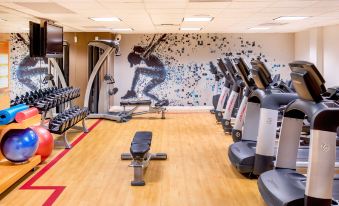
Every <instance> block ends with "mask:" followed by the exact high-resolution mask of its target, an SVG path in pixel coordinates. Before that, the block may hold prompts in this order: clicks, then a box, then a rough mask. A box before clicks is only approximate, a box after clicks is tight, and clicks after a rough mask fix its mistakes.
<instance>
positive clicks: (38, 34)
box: [29, 21, 45, 57]
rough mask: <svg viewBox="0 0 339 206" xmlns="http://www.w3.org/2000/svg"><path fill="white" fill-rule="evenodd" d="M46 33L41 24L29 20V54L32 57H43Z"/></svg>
mask: <svg viewBox="0 0 339 206" xmlns="http://www.w3.org/2000/svg"><path fill="white" fill-rule="evenodd" d="M43 37H44V35H43V30H42V29H41V27H40V24H37V23H34V22H31V21H30V22H29V42H30V43H29V55H30V56H31V57H43V56H45V54H44V52H43V47H44V38H43Z"/></svg>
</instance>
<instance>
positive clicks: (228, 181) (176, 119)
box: [0, 113, 264, 206]
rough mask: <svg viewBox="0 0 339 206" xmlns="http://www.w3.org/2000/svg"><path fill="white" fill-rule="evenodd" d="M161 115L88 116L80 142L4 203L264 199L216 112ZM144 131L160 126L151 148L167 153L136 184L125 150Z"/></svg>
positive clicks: (161, 205) (194, 205) (214, 203)
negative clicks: (236, 163)
mask: <svg viewBox="0 0 339 206" xmlns="http://www.w3.org/2000/svg"><path fill="white" fill-rule="evenodd" d="M158 116H159V115H150V117H154V118H142V117H139V118H135V119H132V120H131V121H130V122H128V123H123V124H119V123H115V122H110V121H101V122H97V121H96V120H88V126H91V125H93V124H95V123H97V125H96V127H94V128H93V129H92V131H91V132H90V133H88V135H86V136H85V135H81V136H80V138H79V133H74V134H71V135H70V136H71V138H72V139H74V140H78V141H79V140H80V141H79V142H77V144H76V143H74V144H76V145H75V146H74V147H73V148H72V149H71V150H69V151H68V152H67V151H66V152H65V150H63V149H59V150H55V151H54V152H53V155H52V157H51V158H49V160H48V162H50V161H51V160H52V163H47V164H45V165H42V166H41V168H39V169H38V170H37V171H35V172H32V174H30V175H28V176H27V177H26V179H25V180H23V181H22V182H21V183H20V184H18V185H17V186H16V187H14V188H12V190H11V191H10V192H7V194H4V195H2V197H1V198H2V199H0V205H20V206H21V205H30V206H31V205H34V206H35V205H43V204H44V203H45V205H51V204H52V203H53V202H54V204H53V205H63V206H64V205H72V206H74V205H96V206H98V205H114V206H120V205H121V206H128V205H130V206H134V205H138V206H144V205H145V206H174V205H180V206H181V205H182V206H199V205H201V206H208V205H211V206H219V205H220V206H221V205H222V206H225V205H227V206H230V205H237V206H240V205H264V202H263V201H262V199H261V197H260V194H259V191H258V189H257V182H256V180H249V179H246V178H245V177H243V176H242V175H240V174H239V173H238V172H237V171H236V170H235V169H234V168H233V167H232V165H231V163H230V161H229V160H228V157H227V148H228V145H229V144H231V143H232V140H231V137H230V136H226V135H224V133H223V131H222V128H221V127H220V125H217V124H216V123H215V119H214V116H213V115H211V114H209V113H191V114H167V115H166V117H167V118H166V119H165V120H161V119H159V118H158ZM144 117H146V116H144ZM138 130H150V131H153V142H152V147H151V151H153V152H166V153H167V154H168V159H167V160H166V161H153V162H151V164H150V166H149V168H148V170H147V173H146V176H145V181H146V186H144V187H131V186H130V181H131V179H132V174H133V169H132V168H129V167H128V164H129V163H130V162H129V161H121V160H120V154H121V153H122V152H127V151H128V150H129V145H130V141H131V139H132V137H133V135H134V133H135V132H136V131H138ZM44 166H45V169H43V167H44ZM46 167H47V169H46ZM27 185H29V186H30V188H28V189H27ZM23 186H24V188H26V189H24V190H23V189H20V188H21V187H23Z"/></svg>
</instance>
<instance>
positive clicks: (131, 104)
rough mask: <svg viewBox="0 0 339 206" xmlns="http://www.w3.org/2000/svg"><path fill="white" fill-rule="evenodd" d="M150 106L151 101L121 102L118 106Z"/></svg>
mask: <svg viewBox="0 0 339 206" xmlns="http://www.w3.org/2000/svg"><path fill="white" fill-rule="evenodd" d="M151 104H152V101H151V100H134V101H122V102H120V106H141V105H144V106H149V105H151Z"/></svg>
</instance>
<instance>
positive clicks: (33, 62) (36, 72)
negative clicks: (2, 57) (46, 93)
mask: <svg viewBox="0 0 339 206" xmlns="http://www.w3.org/2000/svg"><path fill="white" fill-rule="evenodd" d="M10 62H11V77H10V88H11V89H10V91H11V92H10V96H11V99H13V98H15V96H17V95H23V94H25V93H26V92H29V91H32V90H37V89H41V88H46V87H47V84H43V83H42V81H43V78H44V77H45V76H46V74H47V69H48V61H47V59H46V58H31V57H30V56H29V37H28V34H26V33H25V34H19V33H13V34H11V35H10Z"/></svg>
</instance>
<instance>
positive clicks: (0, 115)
mask: <svg viewBox="0 0 339 206" xmlns="http://www.w3.org/2000/svg"><path fill="white" fill-rule="evenodd" d="M27 109H28V106H27V105H25V104H18V105H16V106H14V107H10V108H7V109H4V110H1V111H0V125H5V124H8V123H11V122H13V121H14V118H15V115H16V114H17V113H18V112H21V111H24V110H27Z"/></svg>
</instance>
